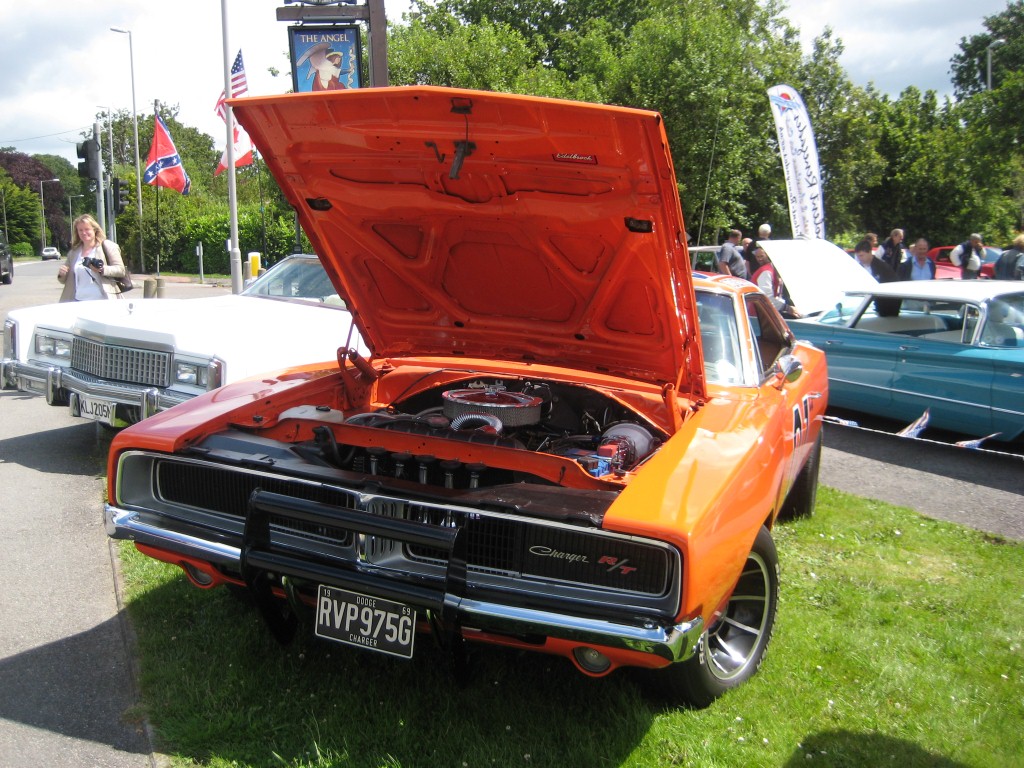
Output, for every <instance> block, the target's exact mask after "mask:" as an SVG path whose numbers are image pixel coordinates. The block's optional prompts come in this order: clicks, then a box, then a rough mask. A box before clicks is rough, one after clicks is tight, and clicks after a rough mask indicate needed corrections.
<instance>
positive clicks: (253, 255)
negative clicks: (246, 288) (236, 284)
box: [246, 251, 260, 279]
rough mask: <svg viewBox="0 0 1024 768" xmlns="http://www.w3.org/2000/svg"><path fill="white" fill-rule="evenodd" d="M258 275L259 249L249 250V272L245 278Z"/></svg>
mask: <svg viewBox="0 0 1024 768" xmlns="http://www.w3.org/2000/svg"><path fill="white" fill-rule="evenodd" d="M259 276H260V254H259V251H249V274H248V275H247V276H246V279H252V278H254V277H259Z"/></svg>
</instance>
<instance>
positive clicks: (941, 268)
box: [928, 245, 1003, 280]
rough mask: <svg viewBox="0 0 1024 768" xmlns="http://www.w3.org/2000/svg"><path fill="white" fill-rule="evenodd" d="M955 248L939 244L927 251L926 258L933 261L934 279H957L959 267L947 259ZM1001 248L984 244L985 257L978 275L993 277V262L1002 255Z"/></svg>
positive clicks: (958, 277)
mask: <svg viewBox="0 0 1024 768" xmlns="http://www.w3.org/2000/svg"><path fill="white" fill-rule="evenodd" d="M954 248H956V246H955V245H940V246H937V247H935V248H932V249H931V250H930V251H928V258H929V259H931V260H932V261H934V262H935V279H936V280H959V279H960V267H958V266H957V265H956V264H954V263H953V262H952V261H950V259H949V254H950V253H951V252H952V250H953V249H954ZM1002 253H1003V249H1002V248H992V247H990V246H985V257H984V259H982V263H981V271H980V272H979V273H978V276H979V277H987V278H989V279H990V280H991V279H992V278H994V277H995V264H996V262H997V261H998V260H999V257H1000V256H1001V255H1002Z"/></svg>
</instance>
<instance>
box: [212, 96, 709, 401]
mask: <svg viewBox="0 0 1024 768" xmlns="http://www.w3.org/2000/svg"><path fill="white" fill-rule="evenodd" d="M231 105H232V106H233V108H234V110H235V114H236V116H237V117H238V119H239V121H240V122H241V124H242V125H243V126H244V127H245V129H246V130H247V131H248V132H249V134H250V136H252V139H253V141H254V143H255V145H256V146H257V148H258V149H259V150H260V153H261V154H262V155H263V157H264V159H265V160H266V162H267V165H268V166H269V167H270V170H271V172H272V173H273V174H274V176H275V178H276V179H277V181H278V182H279V183H280V185H281V187H282V189H283V190H284V193H285V195H286V196H287V197H288V198H289V200H290V202H291V203H292V205H294V206H295V208H296V210H297V211H298V213H299V218H300V220H301V223H302V226H303V228H304V230H305V232H306V234H307V235H308V236H309V238H310V240H311V241H312V243H313V246H314V250H315V251H316V252H317V253H318V254H320V258H321V260H322V261H323V263H324V266H325V268H326V269H327V271H328V273H329V274H330V276H331V278H332V280H333V281H334V283H335V286H336V287H337V288H338V291H339V293H340V294H341V295H342V296H343V297H345V299H346V300H347V302H348V305H349V308H350V309H351V310H352V311H353V315H354V318H355V321H356V323H357V325H358V327H359V329H360V331H361V332H362V334H363V337H364V339H365V340H366V342H367V344H368V346H369V348H370V349H371V350H373V352H374V354H375V355H376V356H378V357H400V356H410V355H414V356H424V355H427V356H451V355H456V356H465V357H485V358H491V359H503V360H510V361H519V362H522V361H526V362H535V363H544V364H552V365H558V366H564V367H568V368H574V369H582V370H585V371H592V372H600V373H607V374H612V375H621V376H627V377H631V378H636V379H640V380H643V381H649V382H656V383H659V384H673V385H675V386H677V387H678V388H679V390H680V391H682V392H688V393H690V394H693V395H698V396H699V395H701V394H702V393H700V392H694V391H693V388H694V386H700V384H699V382H700V381H701V380H702V379H701V374H700V360H699V355H697V354H696V349H697V333H698V330H697V324H696V321H695V319H694V318H695V312H694V298H693V286H692V281H691V276H690V269H689V260H688V256H687V253H686V247H685V235H684V227H683V221H682V214H681V211H680V206H679V199H678V193H677V188H676V179H675V174H674V171H673V168H672V161H671V157H670V155H669V148H668V144H667V139H666V136H665V131H664V128H663V125H662V119H661V116H660V115H658V114H657V113H655V112H646V111H641V110H633V109H624V108H618V107H607V106H599V105H593V104H583V103H576V102H566V101H556V100H551V99H541V98H535V97H526V96H516V95H510V94H501V93H491V92H478V91H466V90H455V89H448V88H435V87H392V88H364V89H354V90H348V91H333V92H329V93H315V94H287V95H283V96H273V97H261V98H248V99H238V100H234V101H232V102H231Z"/></svg>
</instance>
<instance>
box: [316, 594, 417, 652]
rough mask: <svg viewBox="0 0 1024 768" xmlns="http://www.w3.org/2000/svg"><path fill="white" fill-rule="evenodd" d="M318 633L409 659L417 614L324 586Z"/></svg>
mask: <svg viewBox="0 0 1024 768" xmlns="http://www.w3.org/2000/svg"><path fill="white" fill-rule="evenodd" d="M316 634H317V636H318V637H324V638H327V639H328V640H336V641H338V642H339V643H346V644H348V645H357V646H359V647H360V648H366V649H368V650H371V651H379V652H380V653H387V654H390V655H392V656H401V657H402V658H405V659H410V658H412V647H413V640H414V639H415V637H416V611H415V610H413V608H411V607H410V606H408V605H403V604H402V603H396V602H393V601H391V600H384V599H383V598H380V597H370V596H369V595H361V594H359V593H358V592H349V591H348V590H345V589H339V588H338V587H328V586H325V585H323V584H321V585H320V588H319V589H318V590H317V600H316Z"/></svg>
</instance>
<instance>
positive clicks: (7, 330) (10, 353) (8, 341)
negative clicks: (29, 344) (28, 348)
mask: <svg viewBox="0 0 1024 768" xmlns="http://www.w3.org/2000/svg"><path fill="white" fill-rule="evenodd" d="M15 328H16V326H15V324H14V321H13V320H5V321H4V357H6V358H7V359H9V360H16V359H17V357H18V350H17V347H16V346H15V339H17V338H18V334H17V331H16V330H15Z"/></svg>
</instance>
